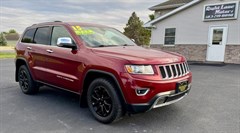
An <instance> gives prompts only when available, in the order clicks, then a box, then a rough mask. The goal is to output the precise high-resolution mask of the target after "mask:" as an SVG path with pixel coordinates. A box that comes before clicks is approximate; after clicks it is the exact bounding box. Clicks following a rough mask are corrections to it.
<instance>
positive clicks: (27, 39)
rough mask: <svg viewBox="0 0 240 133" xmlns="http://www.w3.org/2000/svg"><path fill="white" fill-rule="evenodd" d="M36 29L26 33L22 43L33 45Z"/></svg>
mask: <svg viewBox="0 0 240 133" xmlns="http://www.w3.org/2000/svg"><path fill="white" fill-rule="evenodd" d="M35 31H36V29H29V30H27V31H26V32H25V34H24V36H23V38H22V42H24V43H33V36H34V33H35Z"/></svg>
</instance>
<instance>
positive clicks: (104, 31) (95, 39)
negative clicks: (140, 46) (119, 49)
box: [72, 26, 135, 47]
mask: <svg viewBox="0 0 240 133" xmlns="http://www.w3.org/2000/svg"><path fill="white" fill-rule="evenodd" d="M72 28H73V30H74V31H75V33H76V34H77V35H78V36H79V37H80V38H81V39H82V40H83V41H84V42H85V43H86V45H88V46H90V47H109V46H134V45H135V43H134V42H133V41H132V40H130V39H129V38H127V37H126V36H125V35H123V34H122V33H121V32H119V31H117V30H115V29H113V28H108V27H80V26H72Z"/></svg>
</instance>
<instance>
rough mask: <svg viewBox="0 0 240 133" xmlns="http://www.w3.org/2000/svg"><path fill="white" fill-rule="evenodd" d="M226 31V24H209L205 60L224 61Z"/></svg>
mask: <svg viewBox="0 0 240 133" xmlns="http://www.w3.org/2000/svg"><path fill="white" fill-rule="evenodd" d="M227 32H228V27H227V26H211V27H210V28H209V41H208V49H207V61H217V62H223V61H224V55H225V47H226V43H227Z"/></svg>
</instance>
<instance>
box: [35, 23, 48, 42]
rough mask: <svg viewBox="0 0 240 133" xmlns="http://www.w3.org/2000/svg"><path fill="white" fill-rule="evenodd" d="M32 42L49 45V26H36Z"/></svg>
mask: <svg viewBox="0 0 240 133" xmlns="http://www.w3.org/2000/svg"><path fill="white" fill-rule="evenodd" d="M34 42H35V43H37V44H44V45H49V43H50V28H49V27H41V28H38V29H37V31H36V34H35V37H34Z"/></svg>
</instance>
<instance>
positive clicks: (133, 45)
mask: <svg viewBox="0 0 240 133" xmlns="http://www.w3.org/2000/svg"><path fill="white" fill-rule="evenodd" d="M121 46H134V45H130V44H123V45H121Z"/></svg>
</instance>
